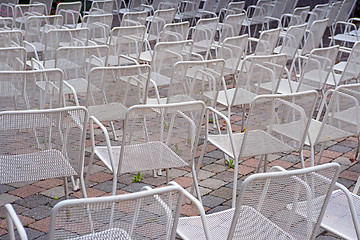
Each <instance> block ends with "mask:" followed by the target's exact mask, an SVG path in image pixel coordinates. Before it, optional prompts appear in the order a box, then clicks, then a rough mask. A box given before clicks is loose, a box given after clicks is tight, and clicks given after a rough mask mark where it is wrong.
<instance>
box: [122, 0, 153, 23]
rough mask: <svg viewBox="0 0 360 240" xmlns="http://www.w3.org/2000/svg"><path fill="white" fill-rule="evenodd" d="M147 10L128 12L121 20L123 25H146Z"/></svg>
mask: <svg viewBox="0 0 360 240" xmlns="http://www.w3.org/2000/svg"><path fill="white" fill-rule="evenodd" d="M132 2H133V1H132ZM146 17H147V12H145V11H143V12H127V13H125V14H124V16H123V18H122V20H121V27H126V26H139V25H145V23H146Z"/></svg>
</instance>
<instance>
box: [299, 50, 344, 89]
mask: <svg viewBox="0 0 360 240" xmlns="http://www.w3.org/2000/svg"><path fill="white" fill-rule="evenodd" d="M338 52H339V46H332V47H327V48H316V49H313V50H312V51H311V52H310V54H309V56H308V58H307V60H306V62H305V65H304V66H303V67H302V71H301V75H300V78H299V81H298V82H299V85H298V87H297V89H296V91H297V92H300V91H304V90H308V89H317V90H323V89H324V88H325V85H326V81H327V79H328V77H329V74H330V72H331V70H332V68H333V66H334V64H335V61H336V57H337V55H338Z"/></svg>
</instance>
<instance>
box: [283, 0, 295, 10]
mask: <svg viewBox="0 0 360 240" xmlns="http://www.w3.org/2000/svg"><path fill="white" fill-rule="evenodd" d="M297 3H298V0H294V1H286V3H285V8H284V13H292V12H293V11H294V9H295V7H296V5H297Z"/></svg>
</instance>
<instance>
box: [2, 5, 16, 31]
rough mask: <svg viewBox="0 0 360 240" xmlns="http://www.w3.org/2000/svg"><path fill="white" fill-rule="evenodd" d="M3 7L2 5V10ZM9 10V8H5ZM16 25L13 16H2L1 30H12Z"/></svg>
mask: <svg viewBox="0 0 360 240" xmlns="http://www.w3.org/2000/svg"><path fill="white" fill-rule="evenodd" d="M1 9H2V7H1V6H0V10H1ZM5 12H7V10H5ZM13 27H14V20H13V18H12V17H2V18H0V28H1V30H10V29H13Z"/></svg>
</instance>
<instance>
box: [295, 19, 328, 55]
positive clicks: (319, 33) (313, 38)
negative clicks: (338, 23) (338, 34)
mask: <svg viewBox="0 0 360 240" xmlns="http://www.w3.org/2000/svg"><path fill="white" fill-rule="evenodd" d="M327 26H328V19H323V20H317V21H314V22H313V24H312V26H311V28H310V31H309V33H308V35H307V37H306V40H305V44H304V46H303V48H302V50H301V55H305V54H308V53H310V51H311V50H313V49H314V48H317V47H319V45H320V42H321V39H322V37H323V35H324V32H325V30H326V27H327Z"/></svg>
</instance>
